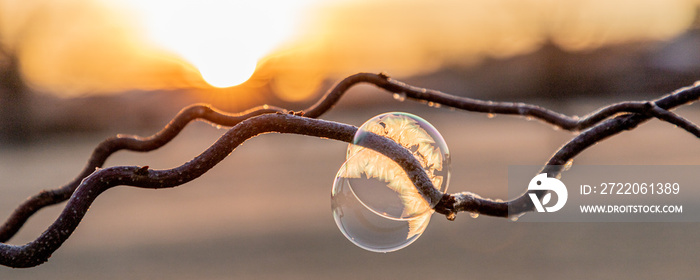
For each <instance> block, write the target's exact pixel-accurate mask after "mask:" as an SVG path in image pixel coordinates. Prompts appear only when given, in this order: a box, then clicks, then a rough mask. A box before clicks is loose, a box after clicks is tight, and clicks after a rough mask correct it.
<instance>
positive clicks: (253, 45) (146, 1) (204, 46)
mask: <svg viewBox="0 0 700 280" xmlns="http://www.w3.org/2000/svg"><path fill="white" fill-rule="evenodd" d="M307 2H308V1H285V0H257V1H226V0H205V1H168V0H133V1H130V2H129V6H131V7H133V8H134V9H135V10H136V11H137V13H138V14H139V15H141V17H140V18H141V20H142V23H143V25H145V26H144V27H145V29H146V30H147V33H148V37H149V38H150V39H151V40H153V41H154V42H155V43H156V44H158V45H160V46H162V47H164V48H165V49H168V50H170V51H173V52H175V53H177V54H179V55H181V56H182V57H183V58H184V59H185V60H187V61H188V62H190V63H192V64H193V65H194V66H195V67H196V68H197V69H199V72H200V73H201V75H202V78H203V79H204V80H205V81H206V82H207V83H209V84H210V85H212V86H215V87H222V88H223V87H232V86H236V85H239V84H241V83H243V82H245V81H246V80H248V79H249V78H250V77H251V76H252V75H253V72H254V71H255V69H256V66H257V64H258V61H259V60H260V59H262V58H263V57H264V56H266V55H268V54H270V52H272V51H273V50H274V49H275V48H277V47H279V46H280V44H282V43H284V42H285V41H286V40H289V39H290V38H291V37H292V36H293V34H294V33H295V32H296V26H297V25H298V22H299V21H301V19H300V17H301V16H302V14H303V11H304V9H305V7H306V5H307V4H308V3H307Z"/></svg>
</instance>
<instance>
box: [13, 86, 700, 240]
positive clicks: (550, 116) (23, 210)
mask: <svg viewBox="0 0 700 280" xmlns="http://www.w3.org/2000/svg"><path fill="white" fill-rule="evenodd" d="M360 83H369V84H372V85H375V86H377V87H379V88H382V89H385V90H387V91H388V92H389V93H395V94H401V95H405V96H406V97H407V98H409V99H413V100H417V101H421V102H426V103H427V102H433V103H436V104H440V105H442V106H447V107H453V108H456V109H462V110H466V111H472V112H481V113H490V114H506V115H520V116H525V117H532V118H536V119H539V120H542V121H544V122H547V123H550V124H552V125H555V126H558V127H560V128H562V129H566V130H570V131H578V130H582V129H586V128H589V127H591V126H593V125H595V124H597V123H599V122H600V121H603V120H605V119H607V118H609V117H611V116H615V115H616V114H619V113H624V112H633V113H653V112H652V111H650V109H649V102H633V101H631V102H622V103H617V104H613V105H609V106H606V107H603V108H601V109H599V110H597V111H595V112H593V113H591V114H589V115H587V116H585V117H583V118H578V117H576V116H566V115H564V114H560V113H557V112H554V111H552V110H548V109H545V108H542V107H539V106H536V105H531V104H526V103H511V102H492V101H482V100H477V99H471V98H466V97H457V96H453V95H449V94H446V93H443V92H440V91H436V90H432V89H425V88H419V87H415V86H411V85H407V84H405V83H402V82H400V81H396V80H394V79H391V78H389V77H388V76H387V75H385V74H371V73H358V74H355V75H352V76H349V77H347V78H345V79H343V80H342V81H340V82H339V83H338V84H336V85H335V86H334V87H333V88H332V89H331V90H330V91H329V92H328V93H327V94H326V95H325V96H323V97H322V98H321V99H319V101H318V102H317V103H316V104H314V105H313V106H311V107H310V108H308V109H306V110H303V111H300V112H299V114H303V115H304V116H306V117H310V118H317V117H320V116H321V115H322V114H324V113H325V112H327V111H329V110H330V109H332V108H333V106H335V104H336V103H337V102H338V101H339V100H340V98H341V97H342V96H343V95H344V94H345V92H347V91H348V90H349V89H350V88H352V87H353V86H355V85H357V84H360ZM655 108H657V106H656V105H654V109H655ZM658 108H661V107H658ZM655 110H656V109H655ZM273 112H288V111H287V110H285V109H283V108H278V107H273V106H267V105H265V106H260V107H256V108H253V109H250V110H248V111H246V112H243V113H240V114H226V113H222V112H218V111H215V110H213V109H211V108H209V107H208V106H204V105H193V106H190V107H188V108H185V109H183V110H182V111H181V112H180V113H178V115H177V116H176V117H175V118H174V119H173V120H172V121H171V122H170V123H169V124H168V125H167V126H166V127H165V128H164V129H163V130H161V131H160V132H158V133H156V134H155V135H153V136H150V137H147V138H142V137H138V136H131V135H117V136H116V137H113V138H109V139H107V140H105V141H103V142H102V143H100V144H99V145H98V146H97V147H96V148H95V150H94V152H93V154H92V156H91V157H90V159H89V161H88V163H87V165H86V166H85V168H84V169H83V171H82V172H81V173H80V174H79V175H78V176H77V177H76V178H75V179H73V181H71V182H69V183H68V184H66V185H64V186H62V187H60V188H57V189H52V190H44V191H41V192H40V193H38V194H37V195H34V196H32V197H30V198H29V199H27V200H26V201H25V202H24V203H22V204H21V205H20V206H19V207H17V208H16V209H15V211H14V212H13V213H12V214H11V215H10V217H9V218H8V219H7V220H6V221H5V223H4V224H3V225H2V226H0V242H6V241H7V240H9V239H10V238H12V236H14V235H15V234H16V233H17V232H18V231H19V229H20V228H21V227H22V226H23V225H24V223H26V221H27V220H28V219H29V218H30V217H31V216H32V215H34V213H36V212H37V211H39V210H41V209H42V208H44V207H47V206H50V205H54V204H58V203H61V202H63V201H65V200H66V199H68V198H69V197H70V195H71V194H72V193H73V191H75V188H77V186H78V184H79V183H80V181H82V180H83V179H84V178H85V177H87V176H88V175H89V174H91V173H92V172H93V171H94V170H95V169H96V168H100V167H102V166H103V165H104V163H105V161H106V160H107V158H108V157H109V156H110V155H112V154H113V153H115V152H117V151H120V150H131V151H138V152H148V151H152V150H155V149H158V148H160V147H162V146H164V145H165V144H167V143H168V142H170V140H172V139H173V138H174V137H175V136H177V135H178V134H179V133H180V131H182V129H184V127H185V126H186V125H187V124H188V123H189V122H191V121H193V120H196V119H203V120H207V121H209V122H212V123H214V124H217V125H222V126H234V125H235V124H237V123H239V122H240V121H242V120H245V119H247V118H250V117H253V116H258V115H261V114H266V113H273ZM669 114H672V113H670V112H669ZM655 116H656V117H659V118H660V119H663V120H666V121H674V120H675V121H677V122H678V123H683V125H679V127H682V128H684V129H686V130H688V131H690V132H691V133H694V134H695V135H696V136H697V135H698V134H697V130H698V129H697V126H694V125H693V124H692V123H689V122H687V121H686V122H684V121H683V119H682V118H680V117H677V118H675V119H674V117H673V116H668V114H666V113H663V112H657V113H656V115H655ZM674 124H675V123H674ZM693 127H695V131H696V132H692V128H693Z"/></svg>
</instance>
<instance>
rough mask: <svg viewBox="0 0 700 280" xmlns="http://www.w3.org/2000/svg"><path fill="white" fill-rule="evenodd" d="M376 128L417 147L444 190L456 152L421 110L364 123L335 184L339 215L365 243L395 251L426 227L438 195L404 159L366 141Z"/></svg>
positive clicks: (352, 234)
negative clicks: (431, 195)
mask: <svg viewBox="0 0 700 280" xmlns="http://www.w3.org/2000/svg"><path fill="white" fill-rule="evenodd" d="M372 133H374V134H377V135H380V136H384V137H387V138H390V139H392V140H394V141H395V142H397V143H398V144H400V145H401V146H403V147H404V148H406V149H408V150H409V151H411V152H412V153H413V155H414V156H415V157H416V159H417V160H418V161H419V162H420V164H421V166H422V167H423V168H424V170H425V172H426V174H428V177H429V178H430V180H431V181H432V183H433V185H434V187H435V188H436V189H437V190H439V191H442V192H444V191H446V190H447V184H448V182H449V176H450V166H449V165H450V157H449V151H448V149H447V145H446V144H445V141H444V139H443V138H442V136H441V135H440V133H438V131H437V130H436V129H435V128H434V127H433V126H432V125H430V123H428V122H427V121H425V120H424V119H422V118H420V117H417V116H415V115H411V114H407V113H386V114H382V115H378V116H376V117H374V118H372V119H370V120H368V121H367V122H365V123H364V124H363V125H362V126H361V127H360V128H359V129H358V131H357V133H356V134H355V138H354V140H353V144H351V145H349V146H348V150H347V155H346V158H347V160H346V161H345V163H344V164H343V165H342V167H341V168H340V170H339V171H338V174H337V175H336V179H335V181H334V184H333V191H332V194H331V208H332V210H333V217H334V218H335V221H336V223H337V224H338V227H339V228H340V230H341V231H342V232H343V234H345V236H346V237H347V238H348V239H349V240H350V241H352V242H353V243H355V244H356V245H358V246H359V247H362V248H364V249H367V250H370V251H376V252H389V251H394V250H398V249H401V248H403V247H405V246H408V245H409V244H411V243H412V242H413V241H415V240H416V239H417V238H418V237H419V236H420V235H421V234H422V233H423V231H424V230H425V228H426V227H427V225H428V222H429V221H430V216H431V215H432V213H433V212H434V211H433V210H432V207H434V206H435V204H437V202H438V201H432V203H429V202H428V200H426V199H425V198H423V196H422V195H421V194H420V192H419V191H418V189H417V188H416V187H415V186H414V185H413V182H412V181H411V180H410V179H409V178H408V176H407V175H406V172H405V171H404V170H403V168H401V166H400V165H399V164H397V163H396V162H394V161H393V160H391V159H389V158H387V157H386V156H384V155H382V154H380V153H378V152H376V151H374V150H371V149H368V148H365V147H362V146H361V145H363V144H365V143H366V142H365V141H367V139H368V135H370V134H372Z"/></svg>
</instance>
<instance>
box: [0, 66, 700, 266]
mask: <svg viewBox="0 0 700 280" xmlns="http://www.w3.org/2000/svg"><path fill="white" fill-rule="evenodd" d="M363 82H365V83H370V84H374V85H376V86H378V87H380V88H383V89H385V90H387V91H389V92H392V93H396V94H404V95H406V97H408V98H411V99H417V100H420V101H423V102H433V103H437V104H441V105H444V106H450V107H454V108H458V109H463V110H467V111H475V112H484V113H495V114H510V115H521V116H529V117H533V118H537V119H540V120H542V121H544V122H547V123H550V124H553V125H556V126H559V127H561V128H563V129H567V130H582V129H587V130H586V131H584V132H583V133H581V134H580V135H578V136H576V137H575V138H574V139H572V140H571V141H570V142H569V143H567V144H566V145H564V146H563V147H562V148H560V149H559V150H558V151H557V152H556V153H555V154H554V156H552V158H551V159H550V160H549V162H548V163H547V165H545V167H544V168H543V171H542V172H546V173H548V174H550V176H557V175H559V174H560V172H561V166H562V165H563V164H564V163H566V162H567V161H568V160H570V159H572V158H573V157H575V156H576V155H578V153H580V152H581V151H583V150H585V149H586V148H588V147H590V146H591V145H593V144H595V143H597V142H598V141H601V140H603V139H605V138H607V137H610V136H612V135H615V134H617V133H619V132H622V131H624V130H629V129H633V128H635V127H636V126H637V125H639V124H640V123H642V122H644V121H646V120H648V119H650V118H652V117H656V118H659V119H662V120H665V121H668V122H670V123H673V124H676V125H678V126H679V127H682V128H684V129H685V130H686V131H688V132H690V133H693V134H694V135H696V136H698V135H700V134H698V133H697V131H698V127H697V126H696V125H694V124H692V123H691V122H689V121H687V120H685V119H683V118H682V117H680V116H678V115H676V114H673V113H671V112H670V111H669V110H670V109H672V108H674V107H677V106H679V105H682V104H687V103H690V102H692V101H695V100H697V99H699V98H700V86H695V87H688V88H684V89H681V90H678V91H676V92H674V93H672V94H669V95H667V96H664V97H662V98H659V99H657V100H654V101H652V102H622V103H617V104H613V105H610V106H607V107H604V108H602V109H600V110H598V111H596V112H594V113H591V114H589V115H587V116H586V117H584V118H581V119H579V118H576V117H569V116H566V115H563V114H559V113H556V112H554V111H551V110H548V109H544V108H541V107H538V106H535V105H530V104H524V103H508V102H491V101H481V100H475V99H470V98H463V97H455V96H451V95H448V94H445V93H442V92H439V91H434V90H429V89H422V88H417V87H413V86H409V85H406V84H403V83H401V82H398V81H395V80H392V79H389V78H388V77H387V76H386V75H382V74H378V75H376V74H367V73H360V74H356V75H353V76H350V77H348V78H346V79H344V80H343V81H341V82H340V83H338V84H337V85H336V86H335V87H334V88H333V89H332V90H331V91H329V93H328V94H326V96H324V98H322V99H321V100H320V101H319V102H318V103H317V104H315V105H314V106H312V107H311V108H309V109H308V110H305V111H301V112H298V113H294V112H291V113H292V114H286V112H287V111H286V110H284V109H281V108H271V107H268V106H263V107H261V108H257V109H255V110H252V111H249V112H246V113H244V114H240V115H227V114H223V113H219V112H217V111H215V110H213V109H211V108H209V107H207V106H203V105H196V106H192V107H189V108H186V109H185V110H183V111H182V112H181V113H180V114H178V115H177V116H176V118H175V119H173V121H171V123H170V124H169V125H168V126H166V128H164V129H163V130H162V131H161V132H159V133H158V134H156V135H154V136H151V137H149V138H139V137H136V136H123V135H119V136H117V137H116V138H111V139H108V140H106V141H105V142H103V143H101V144H100V145H99V146H98V147H97V148H96V149H95V151H94V153H93V155H92V157H91V159H90V161H89V162H88V166H87V167H86V168H85V170H84V171H83V174H81V175H80V176H78V178H76V181H75V182H80V181H82V183H80V185H78V184H77V183H75V182H73V183H71V184H68V185H66V186H64V187H63V188H60V189H56V190H53V191H44V192H42V193H41V194H39V195H37V196H35V197H33V198H31V199H30V200H28V201H27V202H25V203H24V204H23V205H22V206H20V207H19V208H18V211H16V212H15V214H13V216H12V217H11V218H10V219H9V220H8V223H6V224H5V226H3V228H2V230H0V235H3V236H7V235H8V234H5V233H4V231H7V232H10V231H11V230H12V229H13V227H16V229H18V228H19V227H21V225H22V224H23V223H24V221H26V219H27V218H28V217H29V216H31V214H33V213H34V212H36V211H37V210H38V209H40V208H41V207H43V206H46V205H50V204H55V203H59V202H61V201H64V200H65V199H67V198H68V197H70V200H69V203H68V205H66V208H65V209H64V211H63V213H62V214H61V216H60V217H59V218H58V219H57V220H56V222H54V224H52V225H51V227H49V229H48V230H47V231H46V232H44V233H43V234H42V235H41V236H40V237H39V238H38V239H37V240H35V241H33V242H30V243H28V244H26V245H23V246H13V245H6V244H0V264H3V265H7V266H13V267H28V266H35V265H38V264H41V263H43V262H44V261H45V260H46V259H47V258H48V257H49V256H50V254H51V252H53V251H55V250H56V249H58V247H60V245H61V244H62V243H63V242H64V241H65V240H66V239H67V238H68V237H69V236H70V234H71V233H72V232H73V230H74V229H75V227H76V226H77V224H78V223H79V222H80V219H82V217H83V215H84V214H85V213H84V211H86V210H87V208H88V207H89V204H90V203H91V202H92V200H94V198H95V197H96V196H97V195H98V194H100V193H101V192H103V191H104V190H106V189H108V188H110V187H113V186H117V185H129V186H136V187H144V188H164V187H174V186H177V185H181V184H183V183H185V182H188V181H191V180H193V179H195V178H197V177H198V176H200V175H201V174H203V173H205V172H206V171H207V170H209V169H210V168H211V167H212V166H214V165H215V164H216V163H218V162H219V161H221V160H222V159H223V158H224V157H226V156H227V155H228V154H229V153H230V152H231V151H232V150H233V149H234V148H235V147H236V146H238V145H239V144H240V143H242V142H243V141H245V140H246V139H248V138H251V137H254V136H255V135H258V134H260V133H265V132H281V133H296V134H302V135H309V136H315V137H324V138H329V139H336V140H341V141H345V142H350V141H351V139H352V136H353V135H354V133H355V132H356V130H357V128H356V127H353V126H350V125H344V124H339V123H333V122H328V121H322V120H313V119H310V118H309V117H311V118H315V117H318V116H320V115H321V114H323V113H324V112H327V111H328V110H330V109H331V108H332V107H333V106H334V105H335V104H336V103H337V101H338V100H339V99H340V97H341V96H342V95H343V94H344V93H345V92H346V91H347V90H348V89H349V88H350V87H352V86H353V85H356V84H358V83H363ZM273 112H276V113H278V114H269V113H273ZM280 112H285V113H282V114H280ZM296 115H305V116H307V117H299V116H296ZM611 117H612V118H611ZM199 118H201V119H205V120H208V121H210V122H213V123H216V124H219V125H227V126H233V125H235V126H234V128H232V129H231V130H230V131H229V132H227V133H226V134H225V135H224V136H223V137H222V138H221V139H219V141H217V142H216V143H215V144H214V145H213V146H212V147H211V148H209V149H208V150H206V151H205V152H203V153H202V154H201V155H200V156H198V157H197V158H195V159H194V160H192V161H190V162H188V163H186V164H184V165H182V166H180V167H178V168H174V169H170V170H157V171H156V170H149V169H148V168H147V167H142V168H141V167H113V168H107V169H99V168H98V167H100V166H102V165H103V164H104V162H105V160H106V158H107V157H108V156H109V155H111V154H112V153H114V152H116V151H118V150H121V149H129V150H133V151H150V150H154V149H157V148H159V147H161V146H163V145H165V144H166V143H168V142H169V141H170V140H172V139H173V138H174V137H175V136H176V135H177V134H178V133H179V132H180V131H181V130H182V129H183V128H184V127H185V126H186V125H187V124H188V123H189V122H190V121H192V120H194V119H199ZM241 121H243V122H241ZM376 137H377V140H376V142H370V143H374V144H368V145H369V147H370V148H372V149H375V150H377V151H379V152H382V153H384V154H385V155H387V156H389V158H391V159H392V160H394V161H396V162H397V163H399V164H400V165H401V166H402V167H403V168H404V170H405V171H406V172H407V173H408V174H409V178H410V179H411V180H412V181H413V182H414V185H415V186H416V187H417V188H418V190H419V191H420V192H421V194H422V195H423V197H424V198H425V199H427V200H429V201H435V200H439V203H438V204H437V206H436V207H435V210H436V211H437V212H439V213H442V214H444V215H446V216H447V217H448V219H454V217H455V214H456V213H457V212H460V211H470V212H475V213H480V214H484V215H491V216H499V217H508V216H509V215H517V214H519V213H523V212H526V211H531V210H532V209H533V206H532V205H531V201H530V200H529V199H526V195H525V194H523V195H522V196H521V197H518V198H516V199H514V200H512V201H508V202H499V201H493V200H489V199H483V198H481V197H479V196H478V195H474V194H471V193H460V194H452V195H451V194H442V193H440V192H439V191H437V190H435V189H434V188H433V187H432V184H431V183H430V180H429V179H428V178H427V175H426V174H425V172H424V171H423V170H422V168H421V167H420V164H418V163H417V161H416V160H415V158H413V157H412V156H411V154H410V153H409V152H408V151H407V150H406V149H404V148H402V147H401V146H398V145H397V144H396V143H394V142H392V141H387V140H386V139H385V138H381V137H379V136H376ZM698 137H700V136H698ZM95 169H97V171H95V172H94V173H92V170H95ZM90 173H92V175H89V174H90ZM88 175H89V176H88ZM78 186H80V187H78ZM76 188H78V189H77V190H76ZM71 194H72V196H71ZM27 205H29V206H27ZM37 205H38V206H37ZM25 208H26V209H25ZM27 209H29V210H27ZM509 210H510V213H509ZM16 213H20V214H22V213H29V214H25V215H24V216H22V215H16ZM17 217H19V218H17ZM22 219H24V220H22ZM18 221H19V222H18ZM8 228H9V229H11V230H8ZM16 229H14V230H15V231H14V232H16ZM13 234H14V233H10V234H9V236H12V235H13ZM7 238H9V237H7Z"/></svg>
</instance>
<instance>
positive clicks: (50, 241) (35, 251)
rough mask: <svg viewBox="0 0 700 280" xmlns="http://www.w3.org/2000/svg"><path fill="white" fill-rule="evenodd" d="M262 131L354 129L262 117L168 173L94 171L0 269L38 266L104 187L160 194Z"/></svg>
mask: <svg viewBox="0 0 700 280" xmlns="http://www.w3.org/2000/svg"><path fill="white" fill-rule="evenodd" d="M268 132H279V133H292V134H300V135H307V136H313V137H324V138H328V139H334V140H339V141H344V142H347V143H352V139H353V137H354V135H355V133H356V132H357V127H355V126H352V125H347V124H342V123H337V122H331V121H325V120H318V119H311V118H305V117H300V116H295V115H291V114H266V115H261V116H257V117H252V118H249V119H247V120H245V121H243V122H241V123H239V124H238V125H236V126H234V127H233V128H232V129H231V130H229V131H228V132H227V133H225V134H224V135H223V136H222V137H221V138H219V140H217V141H216V143H214V144H213V145H212V146H211V147H209V148H208V149H207V150H205V151H204V152H202V153H201V154H200V155H198V156H197V157H195V158H194V159H193V160H191V161H189V162H187V163H185V164H183V165H181V166H179V167H175V168H173V169H166V170H152V169H149V168H148V166H144V167H138V166H120V167H110V168H105V169H99V170H97V171H95V172H94V173H92V174H91V175H90V176H88V177H87V178H85V179H84V180H83V181H82V182H81V183H80V185H79V187H78V188H77V189H76V191H75V192H74V193H73V195H72V196H71V198H70V199H69V200H68V204H67V205H66V207H65V208H64V210H63V212H61V214H60V216H59V217H58V218H57V219H56V221H55V222H54V223H53V224H52V225H51V226H49V228H48V229H47V230H46V231H45V232H44V233H42V234H41V236H39V237H38V238H37V239H36V240H34V241H32V242H29V243H27V244H25V245H22V246H16V245H7V244H0V264H2V265H5V266H11V267H32V266H37V265H39V264H42V263H44V262H45V261H46V260H48V258H49V257H50V256H51V253H53V252H54V251H55V250H57V249H58V248H59V247H60V246H61V244H63V242H64V241H66V240H67V239H68V237H70V235H71V234H72V233H73V231H74V230H75V228H76V227H77V226H78V224H79V223H80V221H81V220H82V218H83V217H84V216H85V213H86V212H87V210H88V208H89V207H90V205H91V204H92V202H93V201H94V200H95V198H97V196H98V195H100V194H101V193H102V192H104V191H105V190H107V189H109V188H112V187H115V186H119V185H125V186H134V187H140V188H151V189H160V188H172V187H175V186H179V185H182V184H184V183H187V182H189V181H192V180H194V179H196V178H197V177H199V176H201V175H202V174H204V173H206V172H207V171H208V170H209V169H211V168H212V167H214V166H215V165H216V164H218V163H219V162H220V161H221V160H223V159H224V158H226V156H228V155H229V154H230V153H231V152H232V151H233V150H234V149H235V148H236V147H238V146H239V145H240V144H242V143H243V142H244V141H246V140H247V139H250V138H252V137H255V136H257V135H260V134H263V133H268ZM367 137H368V138H367V139H366V140H367V141H364V142H363V143H362V145H363V146H365V147H368V148H371V149H373V150H376V151H378V152H380V153H382V154H384V155H386V156H387V157H388V158H390V159H392V160H394V161H395V162H397V163H398V164H399V165H400V166H402V167H403V169H404V170H405V171H406V173H407V175H408V177H409V178H411V180H412V181H413V182H414V184H415V185H416V187H417V188H418V189H419V190H420V191H421V193H423V194H424V198H426V199H427V200H428V201H438V200H439V199H440V198H441V197H442V195H443V194H442V193H441V192H440V191H438V190H436V189H435V188H434V187H433V185H432V183H431V181H430V178H429V177H428V175H427V174H426V173H425V172H424V171H423V169H422V167H421V164H420V162H419V161H418V160H417V159H416V158H415V157H414V156H413V154H412V153H411V152H410V151H408V150H407V149H404V148H403V147H402V146H401V145H399V144H397V143H396V142H394V141H393V140H390V139H388V138H385V137H381V136H379V135H376V134H371V135H368V136H367Z"/></svg>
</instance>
